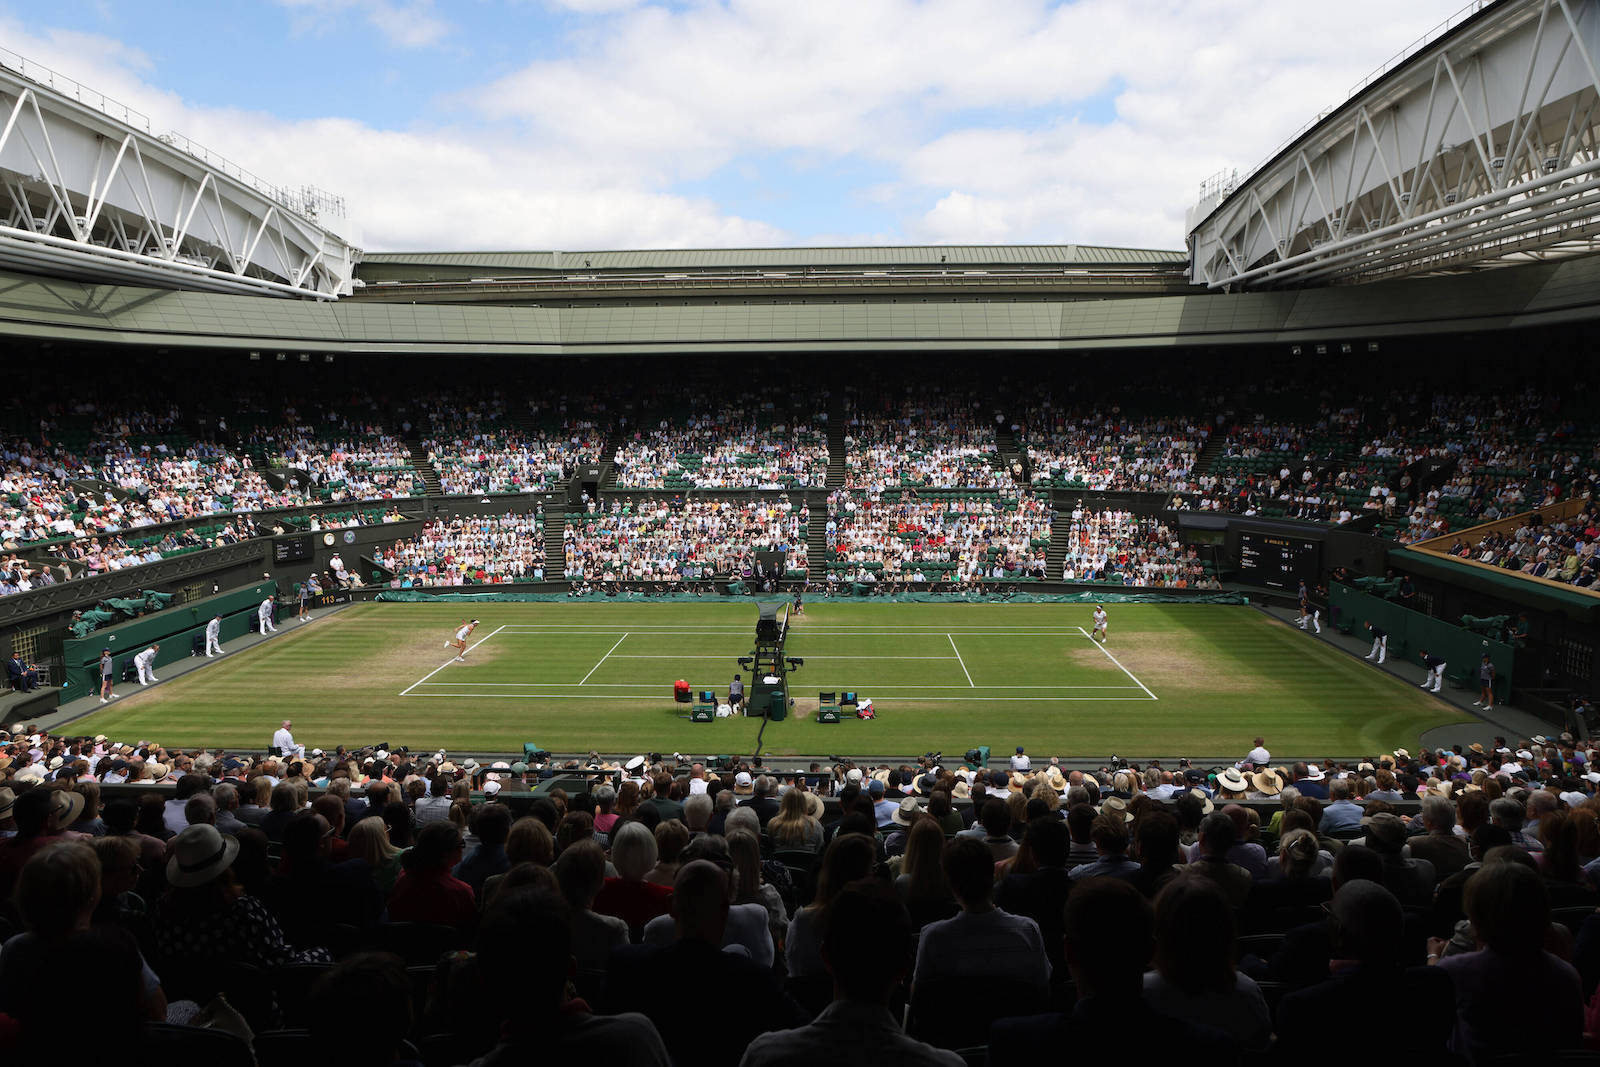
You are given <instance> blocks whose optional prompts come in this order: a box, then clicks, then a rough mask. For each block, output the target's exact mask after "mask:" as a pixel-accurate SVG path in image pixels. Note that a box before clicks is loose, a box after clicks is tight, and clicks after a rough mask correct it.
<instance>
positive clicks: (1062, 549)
mask: <svg viewBox="0 0 1600 1067" xmlns="http://www.w3.org/2000/svg"><path fill="white" fill-rule="evenodd" d="M1054 498H1055V515H1054V517H1053V518H1052V519H1051V520H1050V548H1049V550H1048V551H1046V552H1045V557H1044V558H1045V563H1044V574H1045V580H1046V581H1051V582H1059V581H1061V563H1062V561H1063V560H1064V559H1066V557H1067V535H1068V533H1069V531H1070V530H1071V527H1072V507H1073V504H1074V503H1075V502H1076V498H1075V496H1074V495H1073V494H1069V493H1059V492H1058V493H1056V494H1054Z"/></svg>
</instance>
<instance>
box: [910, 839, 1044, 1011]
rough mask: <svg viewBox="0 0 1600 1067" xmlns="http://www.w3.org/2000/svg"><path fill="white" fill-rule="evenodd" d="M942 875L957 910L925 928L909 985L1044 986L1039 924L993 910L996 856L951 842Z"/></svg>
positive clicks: (979, 846)
mask: <svg viewBox="0 0 1600 1067" xmlns="http://www.w3.org/2000/svg"><path fill="white" fill-rule="evenodd" d="M944 872H945V877H946V878H948V879H949V881H950V888H951V889H952V890H954V891H955V895H956V900H957V902H959V903H960V905H961V911H960V913H959V914H957V915H956V916H955V917H954V918H951V919H944V920H942V921H940V922H935V923H929V924H928V925H927V926H925V927H924V928H923V930H922V939H921V941H920V942H919V943H918V947H917V964H916V969H915V971H914V974H913V981H914V982H927V981H937V980H939V979H944V978H963V979H966V978H973V977H991V978H1005V979H1010V980H1014V981H1018V982H1030V983H1033V984H1036V985H1039V986H1041V987H1042V986H1045V985H1047V984H1048V983H1049V981H1050V960H1049V957H1048V956H1047V955H1046V954H1045V951H1044V941H1043V939H1042V938H1041V936H1040V934H1039V924H1038V923H1036V922H1034V921H1033V920H1032V919H1026V918H1023V917H1021V916H1018V915H1011V914H1008V913H1007V912H1005V911H1002V910H1000V909H999V908H996V907H995V906H994V903H993V901H992V899H991V897H992V895H993V892H994V856H993V854H992V853H991V852H990V851H989V849H988V848H987V847H985V845H984V843H983V842H981V841H973V840H972V839H970V838H964V837H957V838H955V839H954V840H952V841H951V842H950V843H949V844H947V845H946V846H945V850H944Z"/></svg>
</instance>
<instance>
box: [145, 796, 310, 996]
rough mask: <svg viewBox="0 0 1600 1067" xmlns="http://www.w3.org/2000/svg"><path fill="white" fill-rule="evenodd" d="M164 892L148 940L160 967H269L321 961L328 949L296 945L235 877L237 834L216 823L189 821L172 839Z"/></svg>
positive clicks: (191, 968)
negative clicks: (227, 963) (222, 963)
mask: <svg viewBox="0 0 1600 1067" xmlns="http://www.w3.org/2000/svg"><path fill="white" fill-rule="evenodd" d="M171 851H172V855H171V858H169V859H168V860H167V884H168V886H169V888H168V890H167V892H166V894H165V895H164V896H163V897H162V898H161V899H160V900H159V901H157V903H156V907H155V914H154V916H153V918H152V921H151V928H152V940H153V943H154V945H155V950H156V956H157V958H158V959H159V960H160V961H161V965H162V966H166V965H168V964H176V965H179V966H181V967H183V968H184V969H188V970H193V969H196V968H206V967H212V966H214V965H215V964H216V961H217V960H219V959H230V960H238V961H240V962H243V963H251V964H254V965H255V966H257V967H263V968H272V967H277V966H281V965H283V964H286V963H323V962H326V961H327V960H328V953H327V950H326V949H323V948H319V947H311V946H308V947H306V948H303V949H300V950H296V949H295V948H294V947H293V946H291V945H290V943H289V942H288V940H287V939H286V938H285V937H284V935H283V931H282V929H281V928H280V927H279V926H278V921H277V919H276V918H274V917H273V915H272V913H271V912H270V911H268V910H267V907H266V905H264V904H263V903H262V902H261V901H260V900H258V899H256V898H255V897H253V896H250V895H248V894H247V893H245V892H244V891H243V889H242V888H241V887H240V885H239V883H238V880H237V879H236V878H235V877H234V873H233V868H232V863H233V860H234V857H235V855H236V854H237V853H238V851H239V842H238V840H237V839H235V838H231V837H224V836H223V835H222V834H220V833H218V832H217V828H216V827H215V826H208V825H204V824H202V825H197V826H190V827H188V828H187V829H185V830H184V831H183V833H181V834H179V835H178V836H177V837H175V838H173V839H172V849H171Z"/></svg>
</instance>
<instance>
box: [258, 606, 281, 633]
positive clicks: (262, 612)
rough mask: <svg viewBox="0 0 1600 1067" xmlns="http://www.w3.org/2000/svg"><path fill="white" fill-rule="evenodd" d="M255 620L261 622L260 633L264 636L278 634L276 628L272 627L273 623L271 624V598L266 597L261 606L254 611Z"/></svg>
mask: <svg viewBox="0 0 1600 1067" xmlns="http://www.w3.org/2000/svg"><path fill="white" fill-rule="evenodd" d="M256 618H258V619H260V620H261V632H262V633H264V634H275V633H277V632H278V628H277V627H276V626H275V625H273V622H272V598H271V597H267V599H265V600H263V601H262V602H261V606H260V607H259V608H257V609H256Z"/></svg>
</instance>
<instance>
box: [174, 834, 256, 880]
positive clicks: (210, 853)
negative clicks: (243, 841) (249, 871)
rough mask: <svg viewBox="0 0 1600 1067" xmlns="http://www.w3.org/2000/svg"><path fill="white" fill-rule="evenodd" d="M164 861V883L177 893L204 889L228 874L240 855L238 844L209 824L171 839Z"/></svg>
mask: <svg viewBox="0 0 1600 1067" xmlns="http://www.w3.org/2000/svg"><path fill="white" fill-rule="evenodd" d="M171 847H172V858H170V859H169V860H167V883H168V884H169V885H174V886H177V887H178V888H180V889H183V888H187V887H191V886H197V885H205V884H206V883H207V882H209V881H211V880H212V879H213V878H215V877H217V875H219V874H221V873H222V872H223V871H225V870H227V868H228V866H229V865H230V864H231V863H233V858H234V857H235V856H237V855H238V854H239V842H238V840H237V839H235V838H232V837H227V836H224V835H223V833H222V832H221V831H220V830H218V829H217V828H216V827H215V826H212V825H211V824H210V823H195V824H194V825H192V826H186V827H184V829H183V832H182V833H180V834H179V835H178V836H177V837H174V838H173V839H172V846H171Z"/></svg>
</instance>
